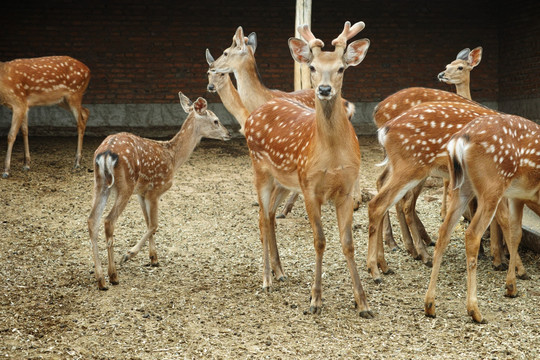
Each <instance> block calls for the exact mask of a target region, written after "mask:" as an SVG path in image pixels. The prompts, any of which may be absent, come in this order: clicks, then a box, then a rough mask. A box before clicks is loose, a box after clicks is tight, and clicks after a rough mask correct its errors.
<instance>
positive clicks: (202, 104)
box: [193, 97, 206, 115]
mask: <svg viewBox="0 0 540 360" xmlns="http://www.w3.org/2000/svg"><path fill="white" fill-rule="evenodd" d="M193 109H194V110H195V112H196V113H197V114H199V115H203V114H204V112H205V111H206V100H205V99H203V98H202V97H200V98H198V99H197V100H195V102H194V103H193Z"/></svg>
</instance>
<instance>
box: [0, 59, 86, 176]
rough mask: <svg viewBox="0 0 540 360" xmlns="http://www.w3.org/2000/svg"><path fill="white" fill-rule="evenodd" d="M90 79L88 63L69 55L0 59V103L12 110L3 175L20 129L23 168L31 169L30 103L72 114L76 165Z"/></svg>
mask: <svg viewBox="0 0 540 360" xmlns="http://www.w3.org/2000/svg"><path fill="white" fill-rule="evenodd" d="M89 82H90V70H89V69H88V67H87V66H86V65H84V64H83V63H82V62H80V61H78V60H75V59H73V58H71V57H69V56H47V57H39V58H30V59H16V60H12V61H8V62H0V103H2V104H3V105H6V106H8V107H9V108H10V109H11V110H12V112H13V116H12V119H11V128H10V130H9V133H8V147H7V152H6V160H5V166H4V173H3V174H2V177H3V178H7V177H9V171H10V168H11V152H12V150H13V144H14V143H15V138H16V137H17V133H18V132H19V129H20V130H21V132H22V134H23V141H24V164H23V169H24V170H29V169H30V145H29V143H28V110H29V109H30V107H32V106H40V105H56V104H58V105H60V106H61V107H63V108H65V109H66V110H68V111H70V112H71V113H72V114H73V116H75V119H76V120H77V132H78V141H77V153H76V156H75V167H79V166H80V161H81V152H82V144H83V136H84V131H85V129H86V122H87V120H88V116H89V113H90V112H89V111H88V109H86V108H84V107H82V105H81V104H82V98H83V95H84V92H85V91H86V88H87V87H88V83H89Z"/></svg>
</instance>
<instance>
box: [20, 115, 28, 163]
mask: <svg viewBox="0 0 540 360" xmlns="http://www.w3.org/2000/svg"><path fill="white" fill-rule="evenodd" d="M21 133H22V136H23V143H24V163H23V170H24V171H28V170H30V143H29V141H28V113H27V114H26V116H25V117H24V120H23V123H22V125H21Z"/></svg>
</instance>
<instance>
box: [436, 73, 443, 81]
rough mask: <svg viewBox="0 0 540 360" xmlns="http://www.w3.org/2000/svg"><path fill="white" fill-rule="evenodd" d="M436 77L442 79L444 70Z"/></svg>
mask: <svg viewBox="0 0 540 360" xmlns="http://www.w3.org/2000/svg"><path fill="white" fill-rule="evenodd" d="M437 77H438V78H439V80H442V79H444V71H443V72H440V73H439V75H437Z"/></svg>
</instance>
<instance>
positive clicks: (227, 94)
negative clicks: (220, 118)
mask: <svg viewBox="0 0 540 360" xmlns="http://www.w3.org/2000/svg"><path fill="white" fill-rule="evenodd" d="M218 95H219V97H220V98H221V102H222V103H223V105H224V106H225V108H226V109H227V111H228V112H230V113H231V114H232V115H233V116H234V117H235V118H236V120H238V122H239V123H240V125H241V126H242V128H244V124H245V123H246V120H247V118H248V117H249V111H248V110H247V109H246V107H245V106H244V103H243V102H242V99H241V98H240V95H239V94H238V91H237V90H236V88H235V87H234V85H233V83H232V81H231V78H230V77H227V80H226V81H225V84H224V86H223V88H221V89H219V90H218Z"/></svg>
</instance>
